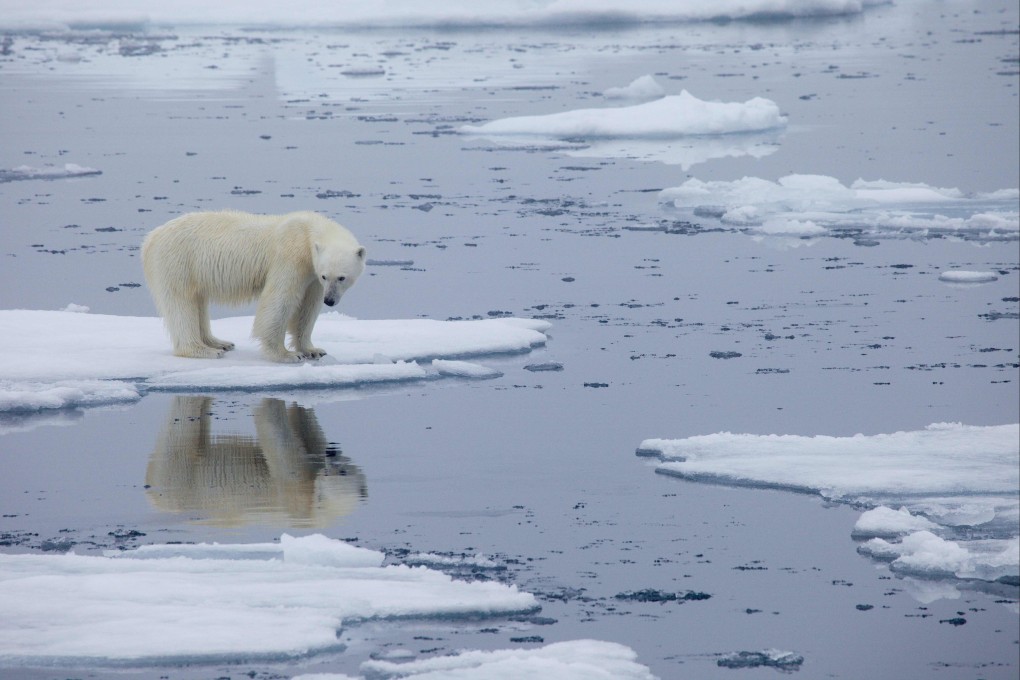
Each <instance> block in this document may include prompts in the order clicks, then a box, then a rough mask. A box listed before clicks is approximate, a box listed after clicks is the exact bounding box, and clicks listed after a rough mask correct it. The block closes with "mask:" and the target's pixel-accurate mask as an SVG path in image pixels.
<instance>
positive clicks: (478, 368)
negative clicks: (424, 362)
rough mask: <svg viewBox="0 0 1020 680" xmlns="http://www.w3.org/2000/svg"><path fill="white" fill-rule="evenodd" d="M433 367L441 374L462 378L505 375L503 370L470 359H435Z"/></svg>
mask: <svg viewBox="0 0 1020 680" xmlns="http://www.w3.org/2000/svg"><path fill="white" fill-rule="evenodd" d="M432 368H434V369H436V370H437V371H438V372H439V373H440V375H452V376H457V377H460V378H483V379H484V378H498V377H500V376H501V375H503V372H502V371H497V370H496V369H494V368H490V367H488V366H482V365H481V364H475V363H472V362H470V361H451V360H449V359H433V360H432Z"/></svg>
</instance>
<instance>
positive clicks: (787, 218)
mask: <svg viewBox="0 0 1020 680" xmlns="http://www.w3.org/2000/svg"><path fill="white" fill-rule="evenodd" d="M1018 199H1020V190H1018V189H1002V190H998V191H992V192H986V193H977V194H965V193H964V192H962V191H960V190H959V189H945V188H939V187H933V186H930V185H927V184H921V183H908V182H888V181H885V180H872V181H867V180H863V179H858V180H857V181H855V182H853V183H852V184H850V185H849V186H847V185H844V184H842V183H841V182H840V181H839V180H838V179H836V178H835V177H828V176H825V175H787V176H785V177H781V178H780V179H778V180H776V181H774V182H773V181H771V180H766V179H761V178H759V177H744V178H742V179H738V180H734V181H709V182H705V181H702V180H699V179H696V178H694V179H689V180H687V181H686V182H684V183H683V184H681V185H680V186H678V187H672V188H669V189H664V190H663V191H661V192H660V194H659V200H660V201H661V202H662V203H665V204H667V205H669V206H671V207H674V208H679V209H689V210H692V211H693V212H694V214H696V215H699V216H702V217H714V218H717V219H719V220H720V221H721V222H722V223H724V224H728V225H731V226H733V227H737V228H742V229H747V230H749V231H751V232H754V233H760V234H763V235H795V236H817V235H820V234H823V233H825V232H826V231H828V230H841V229H845V230H848V231H853V232H854V233H860V232H861V231H867V232H885V233H888V232H899V231H902V232H908V233H914V232H919V231H927V232H942V233H961V234H964V235H969V236H974V235H980V236H981V237H982V238H987V239H997V240H1015V239H1017V238H1018V237H1020V211H1018V210H1017V208H1018V203H1017V202H1018ZM943 213H949V214H943Z"/></svg>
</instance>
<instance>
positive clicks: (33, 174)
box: [0, 163, 103, 183]
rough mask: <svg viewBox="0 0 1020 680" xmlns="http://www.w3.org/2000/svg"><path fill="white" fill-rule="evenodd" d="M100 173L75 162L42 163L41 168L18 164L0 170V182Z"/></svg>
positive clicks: (84, 175)
mask: <svg viewBox="0 0 1020 680" xmlns="http://www.w3.org/2000/svg"><path fill="white" fill-rule="evenodd" d="M101 174H103V172H102V171H101V170H96V169H95V168H88V167H85V166H82V165H77V164H75V163H65V164H64V165H63V166H55V165H44V166H43V167H41V168H37V167H33V166H31V165H19V166H18V167H16V168H12V169H10V170H0V183H3V182H15V181H18V180H27V179H67V178H69V177H87V176H89V175H101Z"/></svg>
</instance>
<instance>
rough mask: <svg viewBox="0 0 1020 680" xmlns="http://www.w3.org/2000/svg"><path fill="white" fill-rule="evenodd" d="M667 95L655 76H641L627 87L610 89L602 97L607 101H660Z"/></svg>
mask: <svg viewBox="0 0 1020 680" xmlns="http://www.w3.org/2000/svg"><path fill="white" fill-rule="evenodd" d="M665 94H666V91H665V90H664V89H662V85H659V83H657V82H656V81H655V78H654V77H653V76H641V77H640V78H636V79H635V80H633V81H631V83H630V85H627V86H626V87H610V88H609V89H607V90H606V91H605V92H603V93H602V96H603V97H605V98H606V99H658V98H659V97H662V96H664V95H665Z"/></svg>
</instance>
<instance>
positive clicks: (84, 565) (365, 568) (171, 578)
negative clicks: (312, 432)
mask: <svg viewBox="0 0 1020 680" xmlns="http://www.w3.org/2000/svg"><path fill="white" fill-rule="evenodd" d="M383 557H384V556H383V554H382V553H379V552H376V551H373V550H367V549H364V548H356V547H353V546H349V545H346V544H344V543H343V542H341V541H335V540H331V539H328V538H325V537H323V536H319V535H313V536H306V537H303V538H293V537H290V536H287V535H284V536H283V537H282V538H281V541H280V543H279V544H272V543H266V544H247V545H246V544H240V545H219V544H211V545H197V546H185V545H167V546H151V547H146V548H142V549H139V550H134V551H127V552H116V553H113V554H108V555H107V556H104V557H98V556H83V555H75V554H73V553H69V554H65V555H53V554H23V555H9V554H0V601H2V602H3V603H4V615H3V616H2V617H0V666H4V665H25V664H32V665H59V664H66V663H69V662H73V663H75V664H94V663H95V664H115V665H116V664H126V665H144V664H149V663H158V664H165V663H168V662H169V663H183V662H188V661H201V660H218V659H229V660H230V661H232V662H236V661H239V660H242V659H258V658H263V659H265V658H290V657H295V656H303V655H307V654H313V653H316V652H320V651H325V650H330V649H337V648H338V647H339V642H338V641H337V631H338V630H339V629H340V628H341V627H342V626H343V625H344V622H345V621H350V620H357V619H385V618H392V617H437V616H479V615H485V616H493V615H502V614H510V613H520V612H529V611H534V610H536V609H538V606H537V604H536V601H535V598H534V597H533V596H532V595H530V594H528V593H523V592H519V591H518V590H517V588H516V587H515V586H506V585H502V584H499V583H493V582H470V583H468V582H463V581H457V580H454V579H452V578H451V577H449V576H447V575H445V574H442V573H440V572H437V571H435V570H431V569H427V568H424V567H407V566H403V565H391V566H380V565H381V564H382V561H383Z"/></svg>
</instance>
